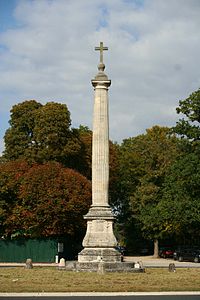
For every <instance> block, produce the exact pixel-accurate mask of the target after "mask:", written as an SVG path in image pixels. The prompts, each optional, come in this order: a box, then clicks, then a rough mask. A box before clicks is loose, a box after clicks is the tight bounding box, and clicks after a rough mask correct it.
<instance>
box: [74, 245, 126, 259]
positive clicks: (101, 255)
mask: <svg viewBox="0 0 200 300" xmlns="http://www.w3.org/2000/svg"><path fill="white" fill-rule="evenodd" d="M121 260H122V259H121V253H119V251H117V250H116V249H114V248H84V249H83V250H82V251H81V252H80V253H79V254H78V262H101V261H103V262H121Z"/></svg>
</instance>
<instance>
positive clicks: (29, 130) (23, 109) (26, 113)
mask: <svg viewBox="0 0 200 300" xmlns="http://www.w3.org/2000/svg"><path fill="white" fill-rule="evenodd" d="M41 107H42V105H41V104H40V103H38V102H37V101H35V100H29V101H24V102H22V103H19V104H17V105H14V106H13V107H12V109H11V118H10V121H9V123H10V128H8V130H7V131H6V133H5V136H4V140H5V152H4V157H5V158H6V159H8V160H16V159H19V158H24V157H30V153H32V151H33V150H32V149H33V148H34V147H35V137H34V128H35V114H36V111H37V110H38V109H39V108H41Z"/></svg>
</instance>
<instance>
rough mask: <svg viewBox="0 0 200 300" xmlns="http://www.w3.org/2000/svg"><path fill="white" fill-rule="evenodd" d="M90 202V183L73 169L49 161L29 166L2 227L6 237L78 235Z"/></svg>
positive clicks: (81, 232) (82, 229)
mask: <svg viewBox="0 0 200 300" xmlns="http://www.w3.org/2000/svg"><path fill="white" fill-rule="evenodd" d="M90 204H91V184H90V182H89V181H88V180H87V179H86V178H85V177H84V176H82V175H80V174H79V173H77V172H76V171H74V170H71V169H67V168H64V167H62V166H61V165H60V164H59V163H55V162H49V163H46V164H44V165H34V166H32V167H31V168H30V169H29V170H28V171H27V172H26V173H25V174H24V175H23V179H22V181H21V182H20V188H19V192H18V195H17V200H16V201H15V205H14V206H13V208H12V211H11V212H10V214H9V215H8V216H7V218H6V220H5V222H4V226H5V232H6V235H7V236H11V235H19V236H30V237H45V236H48V237H50V236H55V235H56V236H64V235H68V236H72V237H73V236H75V235H78V236H80V235H81V234H83V231H84V230H85V222H84V220H83V215H84V214H86V213H87V211H88V209H89V206H90Z"/></svg>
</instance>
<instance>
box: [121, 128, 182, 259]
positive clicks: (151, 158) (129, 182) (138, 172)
mask: <svg viewBox="0 0 200 300" xmlns="http://www.w3.org/2000/svg"><path fill="white" fill-rule="evenodd" d="M169 132H170V130H169V128H167V127H159V126H154V127H152V128H151V129H147V132H146V134H143V135H140V136H137V137H135V138H130V139H127V140H124V142H123V143H122V145H121V159H120V161H121V167H120V172H121V186H122V191H124V195H125V206H127V207H128V205H129V213H130V215H129V218H130V219H129V223H131V219H134V220H135V222H134V223H135V224H137V226H139V227H140V228H141V230H142V234H143V236H144V237H145V238H147V239H152V240H154V241H155V249H154V255H155V256H157V255H158V239H159V238H162V237H163V233H164V232H163V230H162V223H161V220H160V218H159V215H158V213H157V205H158V203H159V202H160V200H161V198H162V189H163V183H164V180H165V176H166V172H167V169H168V168H169V167H170V165H171V164H172V162H173V161H174V160H175V159H176V157H177V154H178V152H177V138H176V137H175V136H171V135H170V134H169Z"/></svg>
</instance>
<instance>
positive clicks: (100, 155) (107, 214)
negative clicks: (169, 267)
mask: <svg viewBox="0 0 200 300" xmlns="http://www.w3.org/2000/svg"><path fill="white" fill-rule="evenodd" d="M95 50H99V51H100V63H99V65H98V70H99V71H98V73H97V75H96V76H95V78H94V79H93V80H92V85H93V87H94V114H93V137H92V205H91V207H90V209H89V212H88V213H87V215H85V216H84V218H85V219H86V220H87V231H86V235H85V237H84V239H83V247H84V249H83V250H82V251H81V252H80V253H79V254H78V261H77V262H70V261H68V262H67V263H66V269H67V270H74V271H89V272H91V271H97V272H99V273H103V272H104V271H106V272H143V271H144V270H143V268H135V263H134V262H122V261H121V254H120V253H119V252H118V251H117V250H116V249H115V246H116V245H117V241H116V238H115V236H114V233H113V222H114V219H115V218H114V216H113V214H112V211H111V208H110V206H109V203H108V185H109V122H108V88H109V86H110V84H111V81H110V80H109V79H108V77H107V75H106V74H105V73H104V69H105V65H104V63H103V51H104V50H108V48H107V47H104V46H103V43H102V42H100V47H95Z"/></svg>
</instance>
